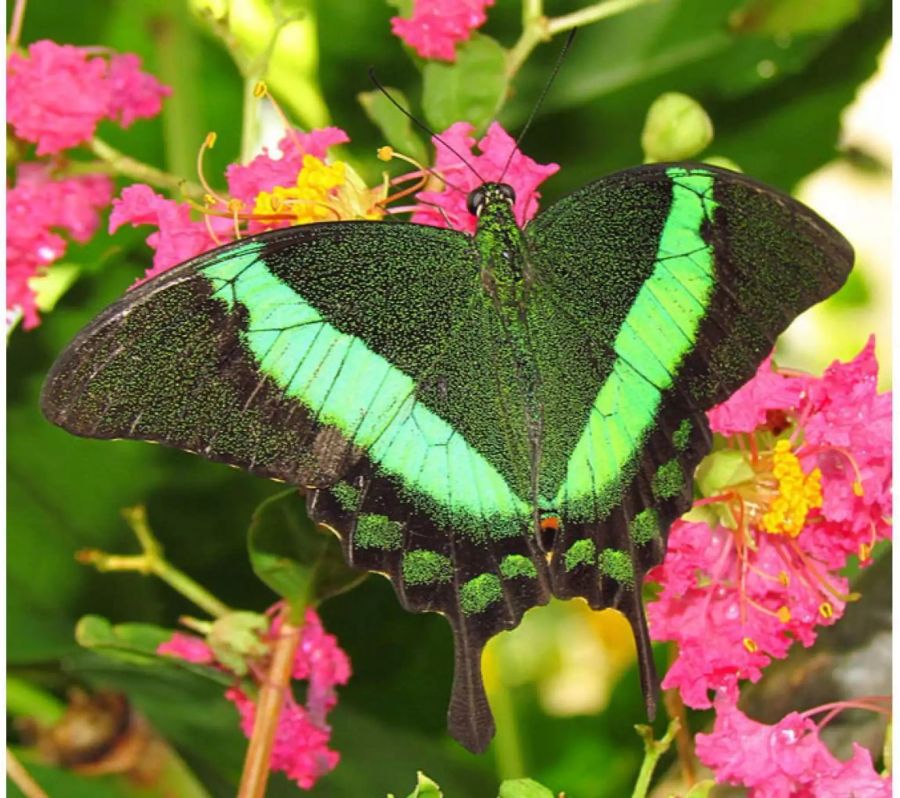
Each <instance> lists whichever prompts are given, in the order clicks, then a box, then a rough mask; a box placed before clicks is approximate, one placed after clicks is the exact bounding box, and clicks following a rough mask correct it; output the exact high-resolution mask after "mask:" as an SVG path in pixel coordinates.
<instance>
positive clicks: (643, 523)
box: [628, 507, 659, 546]
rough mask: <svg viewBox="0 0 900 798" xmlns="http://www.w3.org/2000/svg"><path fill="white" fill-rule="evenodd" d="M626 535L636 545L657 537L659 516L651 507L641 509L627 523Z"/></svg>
mask: <svg viewBox="0 0 900 798" xmlns="http://www.w3.org/2000/svg"><path fill="white" fill-rule="evenodd" d="M628 535H629V536H630V537H631V539H632V541H634V543H636V544H637V545H638V546H641V545H643V544H644V543H649V542H650V541H651V540H653V539H655V538H658V537H659V516H658V515H657V513H656V510H654V509H653V508H652V507H648V508H647V509H646V510H641V512H639V513H638V514H637V515H636V516H635V517H634V518H632V519H631V523H630V524H628Z"/></svg>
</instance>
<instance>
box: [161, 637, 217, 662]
mask: <svg viewBox="0 0 900 798" xmlns="http://www.w3.org/2000/svg"><path fill="white" fill-rule="evenodd" d="M156 653H157V654H166V655H167V656H170V657H178V658H179V659H183V660H186V661H187V662H195V663H197V664H200V665H211V664H212V663H213V662H214V661H215V656H214V654H213V652H212V649H211V648H210V647H209V646H208V645H207V644H206V641H205V640H201V639H200V638H199V637H195V636H194V635H186V634H183V633H182V632H175V634H173V635H172V637H171V638H170V639H169V640H167V641H165V642H164V643H160V645H159V646H157V647H156Z"/></svg>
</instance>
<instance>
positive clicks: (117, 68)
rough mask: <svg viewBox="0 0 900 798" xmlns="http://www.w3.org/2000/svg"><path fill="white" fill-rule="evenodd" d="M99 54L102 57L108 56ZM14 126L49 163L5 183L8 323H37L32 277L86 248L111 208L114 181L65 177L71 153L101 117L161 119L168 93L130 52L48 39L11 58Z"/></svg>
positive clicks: (9, 95) (29, 165) (25, 168)
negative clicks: (77, 246) (72, 244)
mask: <svg viewBox="0 0 900 798" xmlns="http://www.w3.org/2000/svg"><path fill="white" fill-rule="evenodd" d="M101 54H102V55H101ZM6 77H7V79H6V103H7V121H8V123H9V125H10V126H11V128H12V131H13V133H14V134H15V136H16V137H17V138H19V139H20V140H22V141H25V142H30V143H34V144H36V145H37V148H36V153H37V155H38V156H43V155H53V156H54V158H53V160H52V162H51V161H47V162H42V161H33V162H26V163H20V164H19V166H18V168H17V170H16V179H15V182H14V185H12V186H8V191H7V208H6V229H7V238H6V245H7V247H6V248H7V273H6V294H7V298H6V308H7V319H8V320H10V321H11V320H13V319H16V318H18V316H19V314H21V317H22V318H23V320H24V327H25V329H32V328H34V327H36V326H37V325H38V323H39V322H40V318H39V316H38V312H37V304H36V297H35V292H34V287H33V285H32V282H31V281H32V278H35V277H40V276H42V275H43V274H44V273H45V271H46V269H47V267H48V266H50V265H51V264H52V263H54V262H55V261H57V260H59V259H60V258H61V257H62V256H63V255H64V254H65V251H66V248H67V246H68V240H69V239H71V240H73V241H76V242H78V243H85V242H87V241H88V240H89V239H90V238H91V237H92V236H93V234H94V232H95V231H96V230H97V228H98V226H99V222H100V219H99V212H100V211H101V210H102V209H103V208H104V207H105V206H107V205H109V203H110V201H111V199H112V194H113V185H112V182H111V180H110V179H109V177H107V176H105V175H102V174H96V175H90V174H79V175H69V174H66V169H67V166H68V162H67V160H66V155H65V154H64V152H63V151H64V150H66V149H68V148H70V147H76V146H78V145H80V144H84V143H85V142H87V141H89V140H90V139H91V138H92V137H93V135H94V132H95V130H96V128H97V125H98V123H99V122H100V121H101V120H103V119H110V120H113V121H115V122H117V123H118V124H119V125H121V126H123V127H127V126H129V125H130V124H131V123H132V122H133V121H134V120H135V119H139V118H146V117H151V116H155V115H156V114H158V113H159V111H160V110H161V108H162V100H163V98H164V97H165V96H166V95H168V94H169V89H168V87H166V86H163V85H162V84H161V83H159V81H157V80H156V78H154V77H153V76H152V75H148V74H147V73H145V72H142V71H141V68H140V59H139V58H138V57H137V56H136V55H132V54H115V53H110V52H108V51H105V50H102V51H101V50H100V49H99V48H96V49H93V50H91V49H88V48H83V47H73V46H71V45H66V44H57V43H55V42H52V41H48V40H42V41H38V42H35V43H34V44H32V45H30V46H29V47H28V49H27V51H25V52H18V51H13V52H12V53H11V54H10V55H9V57H8V59H7V76H6Z"/></svg>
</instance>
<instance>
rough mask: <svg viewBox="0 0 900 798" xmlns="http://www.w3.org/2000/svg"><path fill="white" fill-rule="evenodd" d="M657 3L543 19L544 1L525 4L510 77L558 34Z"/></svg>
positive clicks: (616, 4)
mask: <svg viewBox="0 0 900 798" xmlns="http://www.w3.org/2000/svg"><path fill="white" fill-rule="evenodd" d="M655 2H658V0H604V2H601V3H592V4H591V5H589V6H585V7H584V8H581V9H579V10H578V11H573V12H572V13H571V14H563V16H561V17H552V18H548V17H545V16H544V15H543V13H542V12H543V8H542V6H543V4H542V2H541V0H525V4H524V7H523V9H522V19H523V22H524V27H523V30H522V35H521V36H520V37H519V40H518V41H517V42H516V43H515V44H514V45H513V47H512V49H511V50H510V51H509V54H508V56H507V62H506V72H507V75H508V77H510V78H511V77H513V75H515V74H516V73H517V72H518V71H519V70H520V69H521V68H522V64H524V63H525V61H527V60H528V56H529V55H531V51H532V50H534V48H535V47H537V46H538V45H539V44H540V43H541V42H546V41H549V40H550V39H551V38H552V37H553V36H555V35H556V34H557V33H562V32H564V31H568V30H572V28H578V27H581V26H583V25H590V24H591V23H592V22H599V21H600V20H601V19H607V18H608V17H613V16H616V15H617V14H622V13H623V12H625V11H630V10H631V9H632V8H638V7H639V6H643V5H647V4H649V3H655Z"/></svg>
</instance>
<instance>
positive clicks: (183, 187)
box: [88, 137, 203, 198]
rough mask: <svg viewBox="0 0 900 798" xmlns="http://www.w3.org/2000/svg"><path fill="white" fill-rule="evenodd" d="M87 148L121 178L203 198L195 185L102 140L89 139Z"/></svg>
mask: <svg viewBox="0 0 900 798" xmlns="http://www.w3.org/2000/svg"><path fill="white" fill-rule="evenodd" d="M88 146H89V147H90V148H91V151H92V152H93V153H94V155H96V156H97V157H98V158H99V159H100V160H101V161H105V162H106V163H107V164H109V165H110V166H111V167H112V168H113V169H114V170H115V172H116V173H117V174H120V175H122V176H123V177H128V178H130V179H131V180H139V181H141V182H143V183H148V184H149V185H151V186H154V187H155V188H161V189H164V190H165V191H173V192H174V191H181V192H182V193H183V194H186V195H187V196H189V197H196V198H200V197H202V196H203V189H202V188H201V187H200V186H199V185H198V184H197V183H194V182H193V181H190V180H185V179H184V178H181V177H176V176H175V175H170V174H169V173H168V172H164V171H162V169H157V168H156V167H155V166H150V164H146V163H143V162H142V161H138V160H135V159H134V158H131V157H130V156H128V155H125V153H123V152H119V150H117V149H115V148H114V147H111V146H110V145H109V144H107V143H106V142H105V141H103V140H102V139H99V138H96V137H95V138H93V139H91V141H90V143H89V145H88Z"/></svg>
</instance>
